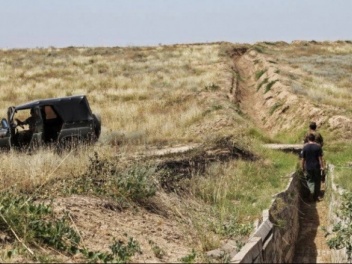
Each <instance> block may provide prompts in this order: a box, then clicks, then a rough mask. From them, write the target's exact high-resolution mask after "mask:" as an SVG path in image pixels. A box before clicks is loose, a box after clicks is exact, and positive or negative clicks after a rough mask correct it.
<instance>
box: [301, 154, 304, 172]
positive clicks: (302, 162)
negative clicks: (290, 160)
mask: <svg viewBox="0 0 352 264" xmlns="http://www.w3.org/2000/svg"><path fill="white" fill-rule="evenodd" d="M304 165H305V160H304V158H303V157H302V159H301V168H302V171H303V172H304V171H305V166H304Z"/></svg>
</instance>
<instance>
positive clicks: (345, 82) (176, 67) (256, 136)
mask: <svg viewBox="0 0 352 264" xmlns="http://www.w3.org/2000/svg"><path fill="white" fill-rule="evenodd" d="M351 51H352V43H350V42H348V41H339V42H315V41H312V42H294V43H290V44H288V43H284V42H275V43H268V42H266V43H256V44H254V45H249V44H232V43H211V44H194V45H174V46H158V47H129V48H119V47H113V48H86V47H68V48H63V49H58V48H49V49H28V50H0V88H1V91H2V93H1V95H0V102H1V104H0V105H1V107H0V111H1V112H2V113H3V116H4V117H5V116H6V112H7V107H9V106H12V105H17V104H20V103H24V102H27V101H31V100H34V99H38V98H51V97H60V96H68V95H76V94H85V95H87V98H88V100H89V101H90V103H91V108H92V109H93V110H95V111H96V112H98V113H99V114H100V115H101V117H102V125H103V129H102V135H101V138H100V139H99V142H98V143H97V144H96V145H94V146H82V147H80V148H79V149H78V150H75V151H71V152H65V153H64V154H63V155H58V154H55V153H54V151H52V149H41V150H38V151H37V152H35V153H32V154H31V155H29V154H28V153H23V152H19V151H16V150H11V151H10V152H4V153H1V155H2V162H1V165H0V166H1V177H0V179H1V182H2V188H1V192H2V194H3V195H2V197H3V198H2V200H1V205H2V208H1V211H0V212H1V219H2V220H1V221H0V226H1V229H0V238H1V241H2V244H1V255H0V260H1V261H2V262H19V261H26V262H27V261H40V262H82V261H87V260H90V261H100V262H103V261H104V260H105V261H112V260H113V259H114V260H115V261H123V262H124V261H132V262H154V263H155V262H193V261H202V262H204V261H208V260H209V259H208V257H207V255H206V252H207V251H209V250H212V249H215V248H217V247H219V246H220V245H222V244H224V243H225V242H226V241H227V240H229V239H231V240H236V241H237V245H236V246H237V247H238V248H240V247H241V246H242V245H243V243H244V241H245V240H246V238H247V236H248V235H249V234H250V232H251V230H252V229H253V224H254V222H255V220H256V219H258V218H259V217H260V215H261V211H262V210H263V209H265V208H267V206H268V205H269V203H270V201H271V197H272V195H273V194H275V193H277V192H279V191H280V190H282V188H284V186H286V183H287V178H286V177H285V176H286V175H287V174H288V173H290V172H292V171H293V170H295V168H296V166H297V161H298V160H297V157H296V156H295V155H292V154H287V153H278V152H276V151H269V150H265V149H263V147H262V144H263V143H270V142H276V143H280V142H281V143H301V141H302V136H303V134H304V133H305V131H306V129H307V126H308V123H309V122H310V121H312V120H314V121H316V122H317V123H318V125H319V129H320V131H321V132H322V133H323V134H324V137H325V139H326V142H328V144H327V146H326V158H327V159H330V158H332V159H334V158H335V157H334V152H336V151H341V152H343V151H347V152H348V151H349V146H348V144H346V142H350V141H351V138H352V137H351V136H352V135H351V133H352V132H351V131H352V129H351V128H352V107H351V105H350V101H351V99H352V98H351V97H352V93H351V86H350V83H351V80H350V79H351V77H350V76H351V71H352V68H351V66H350V65H352V64H351V62H352V56H351V55H350V54H351ZM187 147H189V148H187ZM173 150H178V151H173ZM27 206H28V207H27ZM33 208H34V209H33ZM51 210H52V211H51ZM48 223H55V224H53V226H55V228H52V226H51V225H49V224H48ZM59 227H60V228H59ZM49 237H55V239H54V240H51V239H49ZM225 257H226V256H224V258H225Z"/></svg>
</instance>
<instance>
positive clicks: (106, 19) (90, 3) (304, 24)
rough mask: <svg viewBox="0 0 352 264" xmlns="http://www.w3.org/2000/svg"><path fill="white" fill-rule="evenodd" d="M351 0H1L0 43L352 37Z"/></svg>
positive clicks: (39, 45) (125, 43)
mask: <svg viewBox="0 0 352 264" xmlns="http://www.w3.org/2000/svg"><path fill="white" fill-rule="evenodd" d="M351 26H352V1H351V0H0V48H5V49H11V48H46V47H68V46H85V47H102V46H104V47H111V46H120V47H124V46H157V45H169V44H181V43H187V44H189V43H208V42H218V41H227V42H233V43H255V42H259V41H286V42H291V41H294V40H315V41H336V40H352V29H351Z"/></svg>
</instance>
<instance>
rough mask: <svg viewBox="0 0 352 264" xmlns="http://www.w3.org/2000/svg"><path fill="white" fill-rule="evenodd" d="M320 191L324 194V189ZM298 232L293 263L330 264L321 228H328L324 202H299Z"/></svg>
mask: <svg viewBox="0 0 352 264" xmlns="http://www.w3.org/2000/svg"><path fill="white" fill-rule="evenodd" d="M322 191H323V193H324V191H325V187H324V186H323V188H322ZM300 209H301V213H300V231H299V235H298V241H297V244H296V250H295V256H294V259H293V263H331V251H330V248H329V247H328V245H327V243H326V238H325V232H324V231H323V227H327V226H328V218H327V212H328V205H327V201H326V200H324V199H323V200H322V201H320V202H311V203H307V202H306V201H303V200H302V201H301V207H300Z"/></svg>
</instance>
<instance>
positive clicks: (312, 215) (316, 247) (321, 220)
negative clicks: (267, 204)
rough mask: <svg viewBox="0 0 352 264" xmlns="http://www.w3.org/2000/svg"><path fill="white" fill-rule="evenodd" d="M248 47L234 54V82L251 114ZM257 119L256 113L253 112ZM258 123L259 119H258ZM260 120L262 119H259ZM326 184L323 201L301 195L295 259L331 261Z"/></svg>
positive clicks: (241, 102)
mask: <svg viewBox="0 0 352 264" xmlns="http://www.w3.org/2000/svg"><path fill="white" fill-rule="evenodd" d="M244 52H245V51H244V50H240V51H238V52H235V53H234V54H233V61H234V66H233V70H234V71H235V72H236V74H239V75H242V77H243V78H242V81H241V82H240V83H234V82H233V86H234V89H233V90H234V91H233V95H234V101H235V103H236V104H237V105H239V107H240V108H243V110H244V112H245V113H247V114H248V115H249V116H252V115H253V112H252V111H251V108H248V107H247V106H248V105H252V104H251V102H252V100H253V99H254V98H255V96H254V94H253V92H252V91H251V89H248V87H250V85H251V84H250V83H249V80H250V76H248V73H247V70H246V69H243V68H241V64H240V63H238V62H239V60H240V58H241V56H242V55H243V53H244ZM252 118H253V120H256V118H255V116H252ZM256 123H258V122H256ZM259 123H260V122H259ZM325 188H326V187H325V184H322V194H323V199H322V201H319V202H308V201H307V200H306V199H305V198H304V195H301V202H300V209H299V210H300V214H299V217H300V219H299V225H300V230H299V234H298V239H297V242H296V245H295V253H294V258H293V263H331V250H330V248H329V247H328V245H327V241H326V238H325V231H324V227H328V225H329V222H328V213H327V212H328V201H327V200H326V199H327V198H326V197H324V193H325Z"/></svg>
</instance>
